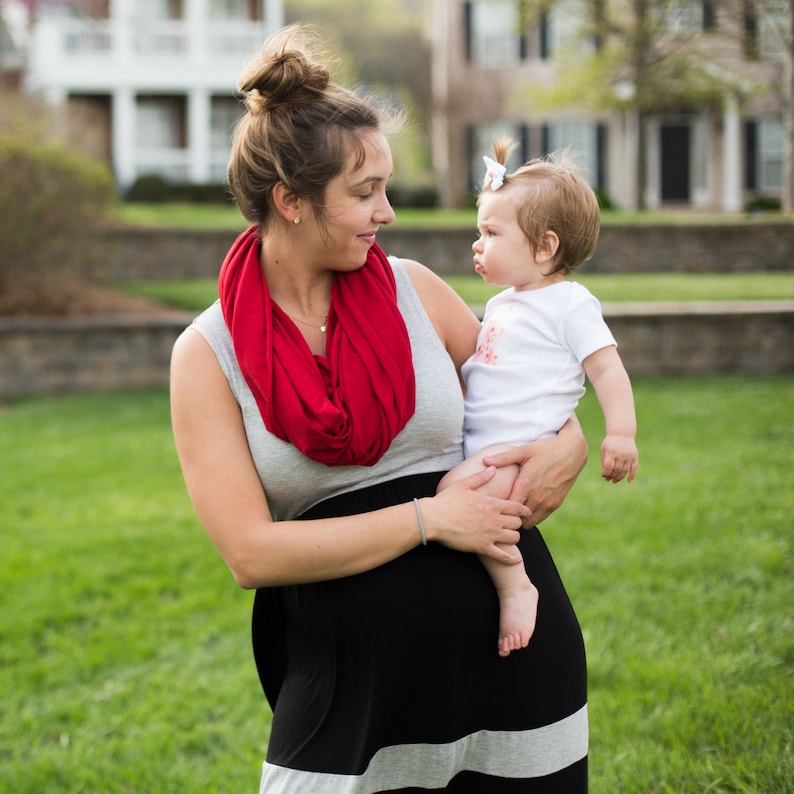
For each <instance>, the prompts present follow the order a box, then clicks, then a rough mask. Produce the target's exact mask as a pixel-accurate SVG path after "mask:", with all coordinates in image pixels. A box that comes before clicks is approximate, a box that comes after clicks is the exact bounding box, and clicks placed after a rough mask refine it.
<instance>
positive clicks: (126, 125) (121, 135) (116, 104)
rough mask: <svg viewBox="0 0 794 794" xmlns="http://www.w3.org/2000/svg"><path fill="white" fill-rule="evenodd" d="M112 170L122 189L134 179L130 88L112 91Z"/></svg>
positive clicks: (133, 107) (133, 99) (133, 102)
mask: <svg viewBox="0 0 794 794" xmlns="http://www.w3.org/2000/svg"><path fill="white" fill-rule="evenodd" d="M111 115H112V118H113V124H112V127H113V133H112V137H113V171H114V172H115V174H116V180H117V181H118V183H119V187H120V188H121V190H122V191H124V190H126V189H127V188H129V187H131V186H132V183H133V182H134V181H135V177H136V176H137V173H136V164H135V96H134V94H133V92H132V90H131V89H129V88H120V89H118V90H116V91H115V92H114V93H113V108H112V111H111Z"/></svg>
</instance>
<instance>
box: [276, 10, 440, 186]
mask: <svg viewBox="0 0 794 794" xmlns="http://www.w3.org/2000/svg"><path fill="white" fill-rule="evenodd" d="M428 14H429V4H428V3H427V2H426V0H379V2H377V3H373V2H371V0H346V2H339V0H291V2H289V3H288V4H287V5H286V16H287V21H289V22H296V21H303V22H310V23H312V24H315V25H317V27H319V28H320V29H321V30H322V31H323V33H325V34H326V35H327V37H328V39H329V41H330V43H331V45H332V49H333V50H336V51H337V53H338V56H339V61H340V63H339V68H338V69H337V72H336V74H335V75H334V77H335V79H337V80H338V81H339V82H342V83H344V84H346V85H355V84H362V85H364V86H366V87H368V88H371V89H375V90H377V91H378V92H379V93H381V94H383V95H385V96H386V97H388V98H391V99H392V100H393V101H395V102H396V103H399V104H402V105H405V106H406V108H407V110H408V113H409V117H410V122H411V123H410V124H409V126H408V128H407V130H406V131H405V133H404V134H403V135H402V136H400V138H399V139H397V140H394V141H392V147H393V149H394V160H395V175H394V182H395V183H400V182H401V183H404V184H405V183H415V182H417V181H421V180H422V179H424V180H426V181H427V182H428V183H429V184H432V181H431V180H430V179H429V173H430V159H431V158H430V117H431V110H432V95H431V81H430V80H429V74H430V63H431V59H430V45H429V43H428V41H427V39H426V37H425V36H424V32H423V31H424V27H425V24H426V22H427V19H426V17H427V15H428Z"/></svg>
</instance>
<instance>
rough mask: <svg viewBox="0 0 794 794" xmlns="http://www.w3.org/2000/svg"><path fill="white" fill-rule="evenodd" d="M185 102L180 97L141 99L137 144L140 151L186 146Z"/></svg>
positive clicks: (138, 112)
mask: <svg viewBox="0 0 794 794" xmlns="http://www.w3.org/2000/svg"><path fill="white" fill-rule="evenodd" d="M184 129H185V127H184V102H183V101H182V99H181V98H180V97H139V98H138V109H137V114H136V130H135V132H136V142H137V146H138V148H139V149H178V148H183V147H184V146H185V140H184V137H185V136H184Z"/></svg>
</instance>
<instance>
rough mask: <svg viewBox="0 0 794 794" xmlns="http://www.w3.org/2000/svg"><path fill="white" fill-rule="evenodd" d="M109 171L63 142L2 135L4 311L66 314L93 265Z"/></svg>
mask: <svg viewBox="0 0 794 794" xmlns="http://www.w3.org/2000/svg"><path fill="white" fill-rule="evenodd" d="M114 198H115V188H114V184H113V179H112V176H111V174H110V172H109V170H108V169H107V168H106V167H105V166H103V165H100V164H99V163H97V162H95V161H93V160H90V159H88V158H86V157H84V156H83V155H80V154H78V153H77V152H75V151H73V150H71V149H69V148H67V147H65V146H63V145H61V144H57V143H51V142H39V141H30V140H26V139H24V138H23V137H21V136H18V135H7V136H5V137H0V314H49V313H55V314H59V313H62V312H63V311H64V310H65V306H66V304H67V303H68V302H69V301H70V300H71V295H70V294H69V293H70V292H71V291H72V290H74V289H75V288H76V285H77V284H79V283H80V282H81V281H82V280H85V278H86V274H88V273H89V272H91V270H92V269H93V265H94V263H93V262H92V261H91V256H92V254H91V252H92V251H94V250H95V249H96V246H92V245H90V244H89V243H90V240H91V237H92V235H93V231H94V230H95V228H96V227H97V225H98V224H99V223H100V222H101V220H102V218H103V217H104V216H105V215H106V214H107V210H108V207H109V206H110V205H111V203H112V202H113V200H114Z"/></svg>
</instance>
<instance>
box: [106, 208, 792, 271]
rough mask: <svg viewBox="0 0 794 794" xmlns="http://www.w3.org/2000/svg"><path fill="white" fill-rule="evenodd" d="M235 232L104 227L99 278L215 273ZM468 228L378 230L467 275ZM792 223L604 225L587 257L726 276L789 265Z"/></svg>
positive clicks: (386, 243) (620, 266) (403, 248)
mask: <svg viewBox="0 0 794 794" xmlns="http://www.w3.org/2000/svg"><path fill="white" fill-rule="evenodd" d="M235 236H236V234H235V233H234V232H223V231H220V232H219V231H208V230H205V231H196V230H190V231H179V230H164V229H163V230H158V229H108V230H106V231H104V232H103V233H102V234H101V235H100V237H99V238H98V239H97V241H96V245H98V246H99V247H100V252H101V261H102V262H103V265H102V267H101V268H100V272H99V274H98V275H99V276H101V277H102V278H103V279H107V280H109V281H133V280H158V279H166V280H171V279H182V278H197V277H215V276H216V275H217V274H218V270H219V269H220V265H221V262H222V261H223V258H224V256H225V255H226V252H227V251H228V250H229V246H230V245H231V244H232V242H233V241H234V238H235ZM474 239H475V230H474V229H455V230H450V229H446V230H445V229H425V230H415V229H400V228H398V227H389V228H384V229H381V231H380V232H378V242H379V243H380V245H381V246H382V248H383V249H384V250H385V251H386V253H389V254H395V255H397V256H401V257H404V258H406V259H416V260H417V261H419V262H422V263H423V264H425V265H427V266H428V267H430V268H431V269H433V270H435V271H436V272H437V273H442V274H445V275H446V274H455V273H471V272H472V254H471V244H472V242H473V241H474ZM792 267H794V223H782V222H781V223H772V222H758V223H752V222H748V223H746V224H738V225H735V226H716V225H696V224H692V225H687V226H666V225H656V226H653V225H645V224H642V225H633V226H632V225H621V226H614V225H611V224H610V225H608V226H604V227H603V228H602V230H601V237H600V240H599V243H598V247H597V249H596V253H595V255H594V257H593V259H592V260H590V261H589V262H587V263H586V264H585V265H584V267H583V270H585V271H589V272H597V273H632V272H636V273H654V272H671V271H673V272H675V271H677V272H693V273H731V272H753V271H764V270H791V269H792Z"/></svg>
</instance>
